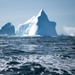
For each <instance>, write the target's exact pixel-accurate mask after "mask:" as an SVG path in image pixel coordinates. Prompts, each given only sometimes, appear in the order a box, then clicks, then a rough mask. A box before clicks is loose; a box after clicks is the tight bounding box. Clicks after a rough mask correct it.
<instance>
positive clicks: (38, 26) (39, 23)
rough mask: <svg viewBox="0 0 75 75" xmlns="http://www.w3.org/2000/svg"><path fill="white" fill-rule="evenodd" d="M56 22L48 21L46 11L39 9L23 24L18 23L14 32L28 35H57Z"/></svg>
mask: <svg viewBox="0 0 75 75" xmlns="http://www.w3.org/2000/svg"><path fill="white" fill-rule="evenodd" d="M55 27H56V23H55V22H52V21H49V19H48V17H47V15H46V13H45V12H44V11H43V10H41V11H40V12H39V14H38V15H37V16H34V17H32V18H31V19H29V20H28V21H26V22H25V23H24V24H20V26H19V28H18V30H17V32H16V34H17V35H28V36H37V35H42V36H57V33H56V29H55Z"/></svg>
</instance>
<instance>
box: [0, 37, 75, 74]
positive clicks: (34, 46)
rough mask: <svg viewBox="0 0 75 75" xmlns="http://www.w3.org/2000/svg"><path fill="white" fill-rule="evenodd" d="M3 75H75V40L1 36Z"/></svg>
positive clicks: (74, 38) (0, 52) (0, 69)
mask: <svg viewBox="0 0 75 75" xmlns="http://www.w3.org/2000/svg"><path fill="white" fill-rule="evenodd" d="M0 75H75V37H68V36H67V37H7V36H6V37H5V36H0Z"/></svg>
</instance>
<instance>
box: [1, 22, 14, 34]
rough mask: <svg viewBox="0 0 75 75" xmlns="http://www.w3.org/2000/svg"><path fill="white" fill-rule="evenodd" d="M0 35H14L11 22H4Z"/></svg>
mask: <svg viewBox="0 0 75 75" xmlns="http://www.w3.org/2000/svg"><path fill="white" fill-rule="evenodd" d="M0 35H15V27H14V25H13V24H12V23H11V22H8V23H6V24H5V25H4V26H3V27H2V28H1V30H0Z"/></svg>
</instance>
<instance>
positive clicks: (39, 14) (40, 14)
mask: <svg viewBox="0 0 75 75" xmlns="http://www.w3.org/2000/svg"><path fill="white" fill-rule="evenodd" d="M37 16H38V17H39V16H47V15H46V13H45V12H44V10H42V9H41V10H40V12H39V13H38V15H37Z"/></svg>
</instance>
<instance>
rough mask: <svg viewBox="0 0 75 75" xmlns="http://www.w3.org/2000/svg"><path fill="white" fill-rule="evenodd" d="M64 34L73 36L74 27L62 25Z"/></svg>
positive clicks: (74, 34)
mask: <svg viewBox="0 0 75 75" xmlns="http://www.w3.org/2000/svg"><path fill="white" fill-rule="evenodd" d="M63 31H64V35H69V36H75V28H74V27H67V26H63Z"/></svg>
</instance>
